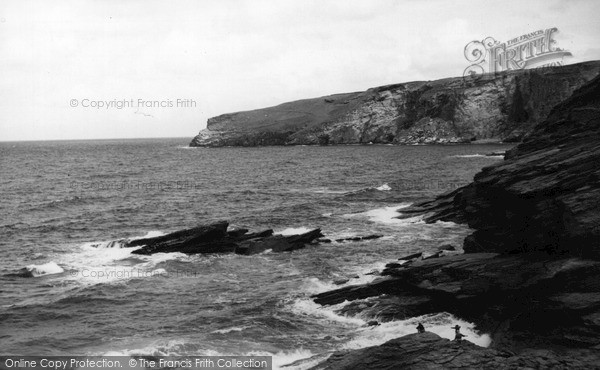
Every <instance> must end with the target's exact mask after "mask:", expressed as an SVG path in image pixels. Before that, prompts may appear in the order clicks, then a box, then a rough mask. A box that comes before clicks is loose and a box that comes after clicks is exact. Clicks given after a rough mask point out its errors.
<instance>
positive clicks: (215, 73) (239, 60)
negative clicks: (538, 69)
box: [0, 0, 600, 141]
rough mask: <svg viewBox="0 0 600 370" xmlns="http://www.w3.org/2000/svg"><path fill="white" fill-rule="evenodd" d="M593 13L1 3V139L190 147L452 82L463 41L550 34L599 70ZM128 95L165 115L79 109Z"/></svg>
mask: <svg viewBox="0 0 600 370" xmlns="http://www.w3.org/2000/svg"><path fill="white" fill-rule="evenodd" d="M599 14H600V1H598V0H580V1H560V0H540V1H526V0H518V1H506V0H505V1H483V0H477V1H444V0H431V1H429V0H425V1H423V0H419V1H417V0H395V1H394V0H389V1H388V0H364V1H352V0H314V1H313V0H297V1H294V0H268V1H266V0H214V1H212V0H202V1H156V0H123V1H117V0H111V1H100V0H89V1H86V0H73V1H45V0H40V1H23V0H18V1H16V0H15V1H6V0H0V141H5V140H50V139H94V138H134V137H182V136H186V137H190V138H191V137H192V136H194V135H195V134H196V133H197V132H198V131H199V130H200V129H201V128H204V127H205V126H206V120H207V119H208V118H210V117H213V116H216V115H219V114H223V113H229V112H235V111H240V110H248V109H256V108H262V107H267V106H272V105H277V104H279V103H283V102H286V101H290V100H297V99H302V98H310V97H317V96H322V95H328V94H333V93H339V92H350V91H360V90H365V89H367V88H369V87H374V86H379V85H386V84H391V83H398V82H407V81H413V80H432V79H437V78H443V77H451V76H461V75H462V72H463V70H464V69H465V67H467V66H468V63H467V61H466V60H465V58H464V55H463V49H464V46H465V45H466V44H467V43H468V42H470V41H472V40H481V39H483V38H485V37H487V36H493V37H494V38H496V39H497V40H499V41H507V40H509V39H511V38H514V37H517V36H520V35H522V34H526V33H529V32H533V31H535V30H538V29H546V28H550V27H557V28H558V29H559V33H558V34H556V35H555V39H556V41H557V44H558V46H559V47H561V48H563V49H567V50H568V51H570V52H571V53H572V54H573V57H572V58H568V59H566V60H565V62H566V63H567V64H572V63H577V62H581V61H586V60H597V59H600V47H599V46H598V39H597V38H598V35H600V20H599V18H598V15H599ZM132 99H133V102H134V105H137V103H138V100H139V99H142V100H145V101H160V102H165V103H163V104H164V105H166V106H164V107H158V108H147V107H135V106H134V107H124V108H123V109H117V108H115V107H111V108H109V109H106V108H101V109H97V108H93V107H91V106H89V105H92V104H94V102H96V101H120V102H122V101H124V100H125V101H129V102H130V101H131V100H132ZM177 99H190V100H193V101H194V102H195V107H194V106H193V105H194V104H191V102H190V103H189V104H188V105H191V106H189V107H177ZM169 102H171V104H172V105H173V106H172V107H169V106H168V105H169ZM72 105H77V106H75V107H73V106H72ZM84 105H86V106H87V107H86V106H84Z"/></svg>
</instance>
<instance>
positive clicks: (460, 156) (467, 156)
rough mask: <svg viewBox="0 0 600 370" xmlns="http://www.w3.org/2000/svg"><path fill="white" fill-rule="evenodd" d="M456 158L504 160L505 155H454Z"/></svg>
mask: <svg viewBox="0 0 600 370" xmlns="http://www.w3.org/2000/svg"><path fill="white" fill-rule="evenodd" d="M452 157H454V158H504V154H500V155H485V154H462V155H453V156H452Z"/></svg>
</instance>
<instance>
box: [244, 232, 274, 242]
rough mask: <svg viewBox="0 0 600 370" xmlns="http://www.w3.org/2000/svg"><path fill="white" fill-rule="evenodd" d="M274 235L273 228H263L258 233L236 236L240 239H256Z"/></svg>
mask: <svg viewBox="0 0 600 370" xmlns="http://www.w3.org/2000/svg"><path fill="white" fill-rule="evenodd" d="M271 235H273V230H272V229H268V230H263V231H259V232H256V233H250V234H244V235H241V236H239V237H237V238H236V240H238V241H242V240H249V239H256V238H266V237H267V236H271Z"/></svg>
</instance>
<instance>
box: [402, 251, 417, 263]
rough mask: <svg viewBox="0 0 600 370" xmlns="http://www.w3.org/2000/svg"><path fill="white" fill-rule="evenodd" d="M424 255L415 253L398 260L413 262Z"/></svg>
mask: <svg viewBox="0 0 600 370" xmlns="http://www.w3.org/2000/svg"><path fill="white" fill-rule="evenodd" d="M422 254H423V252H419V253H413V254H409V255H408V256H404V257H400V258H398V260H400V261H408V260H413V259H415V258H419V257H421V255H422Z"/></svg>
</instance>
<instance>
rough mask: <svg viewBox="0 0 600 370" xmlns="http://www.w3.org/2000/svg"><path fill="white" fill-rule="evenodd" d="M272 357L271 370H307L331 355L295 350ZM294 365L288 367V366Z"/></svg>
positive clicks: (278, 353)
mask: <svg viewBox="0 0 600 370" xmlns="http://www.w3.org/2000/svg"><path fill="white" fill-rule="evenodd" d="M269 356H273V369H285V370H307V369H310V368H312V367H314V366H316V365H318V364H319V363H321V362H323V361H325V360H327V359H328V358H329V356H331V353H325V354H318V355H315V354H314V353H312V352H311V351H309V350H305V349H297V350H295V351H291V352H283V351H282V352H277V353H275V354H269ZM292 363H294V365H292V366H290V364H292Z"/></svg>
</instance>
